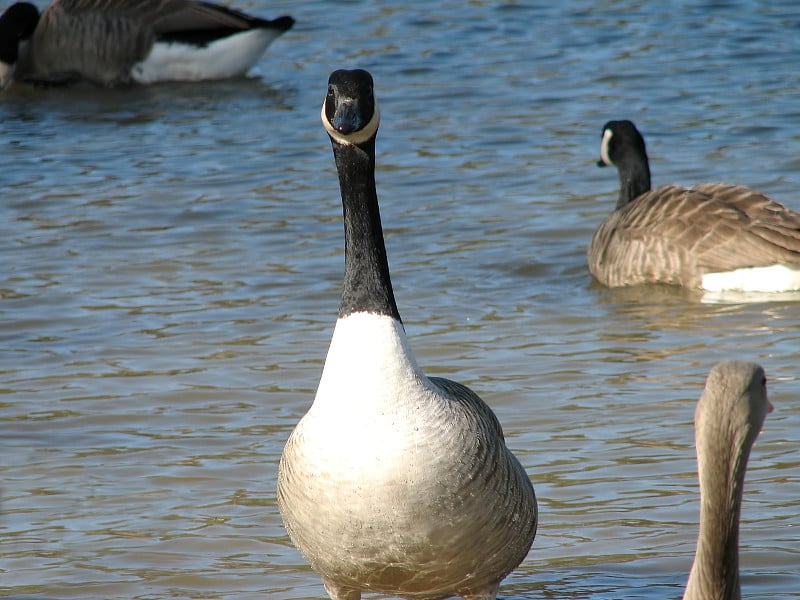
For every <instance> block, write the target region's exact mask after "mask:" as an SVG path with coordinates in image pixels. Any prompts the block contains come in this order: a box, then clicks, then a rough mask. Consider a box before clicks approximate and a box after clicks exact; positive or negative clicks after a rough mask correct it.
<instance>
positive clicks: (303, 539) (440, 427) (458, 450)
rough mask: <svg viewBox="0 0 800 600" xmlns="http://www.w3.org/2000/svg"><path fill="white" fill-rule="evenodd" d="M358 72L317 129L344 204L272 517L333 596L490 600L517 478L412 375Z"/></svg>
mask: <svg viewBox="0 0 800 600" xmlns="http://www.w3.org/2000/svg"><path fill="white" fill-rule="evenodd" d="M379 122H380V113H379V111H378V106H377V104H376V102H375V96H374V91H373V81H372V77H371V75H370V74H369V73H368V72H366V71H363V70H353V71H334V72H333V73H332V74H331V76H330V79H329V80H328V90H327V96H326V98H325V101H324V103H323V107H322V123H323V125H324V127H325V130H326V131H327V133H328V135H329V136H330V139H331V144H332V146H333V154H334V158H335V161H336V167H337V169H338V172H339V187H340V189H341V196H342V205H343V208H344V230H345V269H344V283H343V286H342V300H341V304H340V306H339V318H338V320H337V321H336V327H335V329H334V331H333V338H332V339H331V343H330V347H329V349H328V355H327V357H326V359H325V366H324V368H323V370H322V377H321V379H320V382H319V386H318V388H317V394H316V397H315V398H314V402H313V404H312V405H311V407H310V408H309V410H308V412H307V413H306V414H305V416H303V418H302V419H301V420H300V422H299V423H298V424H297V427H296V428H295V429H294V431H293V432H292V434H291V436H290V437H289V439H288V441H287V442H286V447H285V449H284V451H283V455H282V456H281V461H280V466H279V469H278V507H279V509H280V511H281V515H282V516H283V521H284V524H285V525H286V529H287V531H288V532H289V536H290V537H291V539H292V541H293V542H294V544H295V545H296V546H297V548H298V549H299V550H300V552H302V554H303V555H304V556H305V557H306V559H307V560H308V561H309V563H311V566H312V567H313V568H314V570H316V571H317V572H318V573H319V574H320V575H321V576H322V580H323V582H324V584H325V589H326V590H327V592H328V594H329V596H330V597H331V598H332V599H333V600H359V599H360V598H361V594H362V592H363V593H380V594H386V595H391V596H399V597H401V598H412V599H419V600H423V599H426V600H431V599H441V598H449V597H452V596H455V595H459V596H461V597H462V598H464V599H465V600H495V598H496V597H497V591H498V588H499V586H500V582H501V581H502V580H503V578H505V576H506V575H508V574H509V573H510V572H511V571H512V570H514V569H515V568H516V567H517V565H519V564H520V563H521V562H522V560H523V559H524V558H525V556H526V555H527V554H528V550H529V549H530V547H531V544H532V543H533V538H534V536H535V535H536V524H537V506H536V496H535V494H534V491H533V485H532V484H531V481H530V478H529V477H528V475H527V474H526V473H525V469H524V468H523V467H522V465H521V464H520V463H519V461H517V459H516V457H515V456H514V455H513V454H512V453H511V451H510V450H509V449H508V447H507V446H506V444H505V440H504V437H503V429H502V427H501V426H500V423H499V422H498V420H497V417H496V416H495V414H494V413H493V412H492V409H491V408H489V406H488V405H487V404H486V403H485V402H484V401H483V400H481V399H480V398H479V397H478V396H477V394H475V392H473V391H472V390H470V389H469V388H468V387H466V386H465V385H463V384H460V383H457V382H455V381H451V380H449V379H444V378H441V377H428V376H427V375H425V373H424V372H423V371H422V369H421V368H420V367H419V365H418V364H417V361H416V359H415V357H414V354H413V352H412V350H411V346H410V344H409V341H408V338H407V337H406V334H405V330H404V328H403V324H402V322H401V320H400V314H399V313H398V310H397V305H396V303H395V298H394V293H393V291H392V283H391V279H390V277H389V263H388V260H387V257H386V247H385V244H384V240H383V232H382V228H381V219H380V210H379V208H378V196H377V193H376V189H375V139H376V135H377V132H378V125H379Z"/></svg>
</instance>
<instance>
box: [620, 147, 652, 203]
mask: <svg viewBox="0 0 800 600" xmlns="http://www.w3.org/2000/svg"><path fill="white" fill-rule="evenodd" d="M617 170H618V171H619V200H617V208H618V209H619V208H622V207H623V206H625V205H626V204H628V203H629V202H633V201H634V200H635V199H636V198H638V197H639V196H641V195H642V194H644V193H645V192H649V191H650V165H648V163H647V156H644V158H641V157H636V158H633V157H631V158H628V159H626V160H625V161H624V162H621V163H618V164H617Z"/></svg>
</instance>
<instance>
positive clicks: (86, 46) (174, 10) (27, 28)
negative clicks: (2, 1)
mask: <svg viewBox="0 0 800 600" xmlns="http://www.w3.org/2000/svg"><path fill="white" fill-rule="evenodd" d="M292 25H294V19H292V18H291V17H286V16H284V17H279V18H277V19H275V20H271V21H270V20H267V19H259V18H257V17H251V16H249V15H246V14H244V13H241V12H239V11H236V10H233V9H230V8H226V7H224V6H218V5H216V4H211V3H208V2H201V1H199V0H137V1H136V2H133V1H131V0H53V2H52V3H51V4H50V5H49V6H48V7H47V8H46V9H45V10H44V12H42V13H41V15H40V14H39V10H38V9H37V8H36V7H35V6H34V5H33V4H31V3H29V2H18V3H16V4H12V5H11V6H10V7H9V8H8V9H7V10H6V11H5V12H4V13H3V15H2V16H0V88H6V87H7V86H8V85H9V84H10V83H11V81H12V80H13V79H17V80H23V81H29V82H34V83H46V84H62V83H72V82H76V81H89V82H91V83H94V84H97V85H103V86H113V85H120V84H127V83H134V82H135V83H154V82H157V81H199V80H203V79H225V78H228V77H238V76H241V75H244V74H245V73H246V72H247V71H248V70H249V69H250V68H251V67H252V66H253V65H254V64H255V63H256V61H257V60H258V59H259V58H260V57H261V55H262V54H263V53H264V51H265V50H266V49H267V46H269V44H270V43H271V42H272V41H273V40H274V39H275V38H277V37H278V36H279V35H281V34H282V33H283V32H285V31H287V30H288V29H290V28H291V27H292Z"/></svg>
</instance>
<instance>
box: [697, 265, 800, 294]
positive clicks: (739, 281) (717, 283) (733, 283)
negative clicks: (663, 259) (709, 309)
mask: <svg viewBox="0 0 800 600" xmlns="http://www.w3.org/2000/svg"><path fill="white" fill-rule="evenodd" d="M702 287H703V289H704V290H707V291H709V292H723V291H734V292H792V291H798V290H800V265H770V266H769V267H749V268H746V269H736V270H735V271H726V272H723V273H707V274H706V275H703V283H702Z"/></svg>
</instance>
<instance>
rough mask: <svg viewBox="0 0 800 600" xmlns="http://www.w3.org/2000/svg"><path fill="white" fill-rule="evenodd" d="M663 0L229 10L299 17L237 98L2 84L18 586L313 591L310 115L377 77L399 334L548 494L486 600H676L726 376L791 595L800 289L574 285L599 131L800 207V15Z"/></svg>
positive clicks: (326, 165)
mask: <svg viewBox="0 0 800 600" xmlns="http://www.w3.org/2000/svg"><path fill="white" fill-rule="evenodd" d="M662 4H663V6H660V5H657V3H634V2H626V1H619V2H583V1H581V2H570V3H557V2H548V3H543V2H536V3H504V4H500V3H491V2H480V1H474V2H468V3H464V2H452V1H447V0H445V1H444V2H439V3H432V2H425V3H422V2H420V3H413V2H400V1H387V2H380V3H379V2H356V1H353V2H322V1H313V2H298V3H289V2H284V3H282V4H273V3H267V2H265V1H263V0H254V1H251V2H248V1H244V2H239V3H237V6H240V7H242V8H246V9H249V10H251V11H252V12H256V13H259V14H263V15H265V16H277V15H278V14H284V13H290V14H292V15H293V16H294V17H295V18H296V19H297V25H296V27H295V29H293V30H292V31H290V32H289V33H287V34H286V35H285V36H283V37H282V38H280V39H279V40H278V41H276V42H275V43H274V44H273V46H272V47H271V48H270V49H269V51H268V52H267V54H266V55H265V57H264V58H263V59H262V60H261V61H260V63H259V64H258V66H257V67H256V69H255V70H254V71H253V72H252V73H251V77H250V78H248V79H246V80H239V81H229V82H219V83H208V84H195V85H159V86H154V87H151V88H146V89H142V88H140V89H126V90H97V89H86V88H81V89H71V90H61V89H30V88H25V87H19V86H18V87H15V88H12V89H11V90H9V91H7V92H6V93H4V94H3V95H2V96H0V143H1V144H2V147H3V152H4V154H3V156H4V158H5V160H4V163H3V168H2V169H0V185H2V187H1V188H0V189H2V201H1V202H0V212H1V213H2V219H0V252H2V255H1V256H2V267H0V338H1V339H2V343H1V344H0V392H2V395H1V396H0V451H1V452H2V463H0V472H1V473H2V479H0V485H1V486H2V487H1V488H0V495H1V496H0V509H1V510H2V516H0V595H3V596H9V597H14V598H20V599H22V598H26V599H27V598H31V599H32V598H37V599H54V600H56V599H58V600H61V599H67V598H87V599H97V598H136V599H162V598H225V599H234V598H236V599H239V598H256V597H259V598H275V599H291V600H300V599H311V598H314V599H322V598H324V597H325V596H324V591H323V588H322V585H321V583H320V581H319V578H318V577H317V576H316V575H315V574H314V573H313V572H312V571H311V570H310V569H309V568H308V567H307V566H306V563H305V561H304V560H303V559H302V558H301V557H300V555H299V554H298V553H297V552H296V551H295V550H294V548H293V547H292V545H291V544H290V542H289V540H288V538H287V536H286V534H285V531H284V529H283V527H282V525H281V521H280V516H279V514H278V511H277V508H276V505H275V478H276V472H277V463H278V458H279V456H280V453H281V450H282V447H283V444H284V442H285V440H286V438H287V436H288V435H289V432H290V431H291V429H292V427H293V426H294V424H295V423H296V422H297V420H298V419H299V418H300V417H301V416H302V414H303V413H304V412H305V410H306V409H307V408H308V406H309V404H310V402H311V400H312V398H313V394H314V390H315V388H316V384H317V380H318V378H319V374H320V371H321V367H322V362H323V360H324V357H325V352H326V349H327V344H328V341H329V339H330V335H331V331H332V327H333V324H334V321H335V318H336V310H337V307H338V294H339V286H340V282H341V276H342V260H343V259H342V225H341V204H340V199H339V190H338V183H337V180H336V173H335V170H334V166H333V160H332V158H331V152H330V144H329V142H328V139H327V136H326V135H325V133H324V131H323V129H322V126H321V124H320V123H319V107H320V105H321V102H322V99H323V96H324V94H325V89H326V81H327V76H328V74H329V72H330V71H331V70H333V69H335V68H339V67H352V66H360V67H364V68H367V69H369V70H370V71H372V73H373V75H374V77H375V80H376V90H377V94H378V99H379V102H380V105H381V110H382V116H383V122H382V125H381V130H380V133H379V139H378V173H377V179H378V186H379V196H380V198H381V204H382V213H383V219H384V226H385V231H386V238H387V247H388V252H389V257H390V264H391V268H392V274H393V278H394V284H395V291H396V295H397V299H398V304H399V306H400V311H401V313H402V314H403V317H404V321H405V324H406V329H407V331H408V333H409V336H410V338H411V342H412V345H413V347H414V349H415V351H416V352H417V354H418V358H419V361H420V363H421V364H422V365H423V366H425V368H426V369H427V370H428V372H430V373H432V374H439V375H446V376H450V377H453V378H456V379H458V380H460V381H462V382H464V383H467V384H469V385H470V386H472V387H473V388H474V389H476V390H477V391H478V392H479V393H480V394H481V395H482V396H483V397H484V398H485V399H486V400H487V401H488V402H489V404H490V405H491V406H492V407H493V408H494V409H495V411H496V412H497V414H498V416H499V418H500V420H501V422H502V423H503V425H504V428H505V431H506V435H507V438H508V443H509V445H510V446H511V447H512V449H513V450H514V451H515V453H516V454H517V455H518V456H519V457H520V460H521V461H522V463H523V464H524V465H525V467H526V468H527V469H528V472H529V473H530V475H531V478H532V479H533V481H534V484H535V486H536V490H537V494H538V496H539V503H540V511H541V526H540V529H539V533H538V535H537V538H536V541H535V543H534V546H533V549H532V551H531V552H530V554H529V556H528V558H527V560H526V561H525V562H524V563H523V564H522V565H521V566H520V568H519V569H518V570H516V571H515V572H514V573H513V574H512V575H511V576H510V577H509V578H508V579H506V581H505V582H504V584H503V586H502V588H501V596H502V597H503V598H505V599H506V600H522V599H536V598H593V599H601V598H602V599H612V598H614V599H616V598H622V597H624V598H631V599H637V598H643V599H644V598H646V599H651V598H652V599H656V598H679V597H680V595H681V593H682V590H683V586H684V584H685V581H686V576H687V573H688V570H689V567H690V564H691V560H692V556H693V552H694V543H695V537H696V533H697V513H698V496H697V494H698V489H697V480H696V474H695V472H696V467H695V462H694V450H693V437H692V436H693V432H692V424H691V423H692V418H693V411H694V405H695V402H696V399H697V397H698V396H699V394H700V391H701V388H702V384H703V380H704V377H705V375H706V374H707V372H708V370H709V368H710V367H711V366H712V364H713V363H714V362H716V361H718V360H720V359H724V358H733V357H737V358H744V359H749V360H757V361H759V362H760V363H762V364H763V365H764V367H765V368H766V370H767V373H768V376H769V378H770V393H771V399H772V402H773V404H775V406H776V410H775V412H773V413H772V414H771V415H769V417H768V419H767V423H766V425H765V428H764V431H763V432H762V434H761V436H760V437H759V439H758V441H757V443H756V446H755V449H754V451H753V454H752V457H751V461H750V469H749V471H748V476H747V483H746V496H745V501H744V507H743V523H742V533H741V555H742V557H741V562H742V586H743V593H744V596H745V597H746V598H761V599H774V598H797V597H798V590H800V572H799V571H798V565H799V564H800V529H798V528H799V527H800V515H798V509H797V501H798V496H800V458H798V445H799V444H800V433H799V432H800V385H798V367H799V366H800V303H798V302H796V301H795V300H796V299H795V298H791V297H790V298H783V299H778V300H773V301H763V300H761V299H754V300H755V301H749V302H741V301H740V300H741V299H736V298H734V299H723V300H724V301H721V302H714V303H709V302H703V301H702V300H703V299H702V298H698V297H697V296H695V295H694V294H691V293H686V292H681V291H676V290H669V289H661V288H654V289H653V288H643V289H635V290H622V291H609V290H605V289H603V288H601V287H599V286H597V285H596V284H592V283H591V279H590V277H589V274H588V272H587V269H586V266H585V248H586V245H587V243H588V240H589V238H590V236H591V233H592V231H593V230H594V228H595V227H596V225H597V224H598V223H599V222H600V220H601V219H602V218H603V216H604V215H605V214H606V213H607V212H608V211H610V210H611V208H612V207H613V204H614V202H615V200H616V189H617V179H616V174H615V173H614V172H613V171H611V170H609V169H605V170H601V169H597V168H595V166H594V164H595V162H596V159H597V157H598V154H599V142H600V130H601V127H602V125H603V124H604V123H605V121H607V120H609V119H612V118H630V119H632V120H634V121H635V122H636V123H637V124H638V125H639V126H640V128H641V129H642V131H643V132H644V134H645V136H646V139H647V141H648V148H649V152H650V157H651V161H652V170H653V179H654V183H656V184H658V183H666V182H682V183H686V184H690V183H696V182H703V181H715V180H724V181H732V182H738V183H746V184H749V185H752V186H754V187H757V188H759V189H762V190H763V191H765V192H768V193H770V194H771V195H773V196H774V197H775V198H776V199H778V200H781V201H783V202H785V203H786V204H788V205H789V206H791V207H792V208H794V209H796V210H800V197H798V195H797V189H798V187H800V174H799V173H800V108H798V98H800V75H799V74H798V69H797V65H798V64H800V15H799V14H798V12H797V10H796V6H795V3H794V2H770V3H766V2H745V1H740V2H737V1H735V0H734V1H730V2H724V1H722V2H673V3H662ZM750 300H753V299H750Z"/></svg>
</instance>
